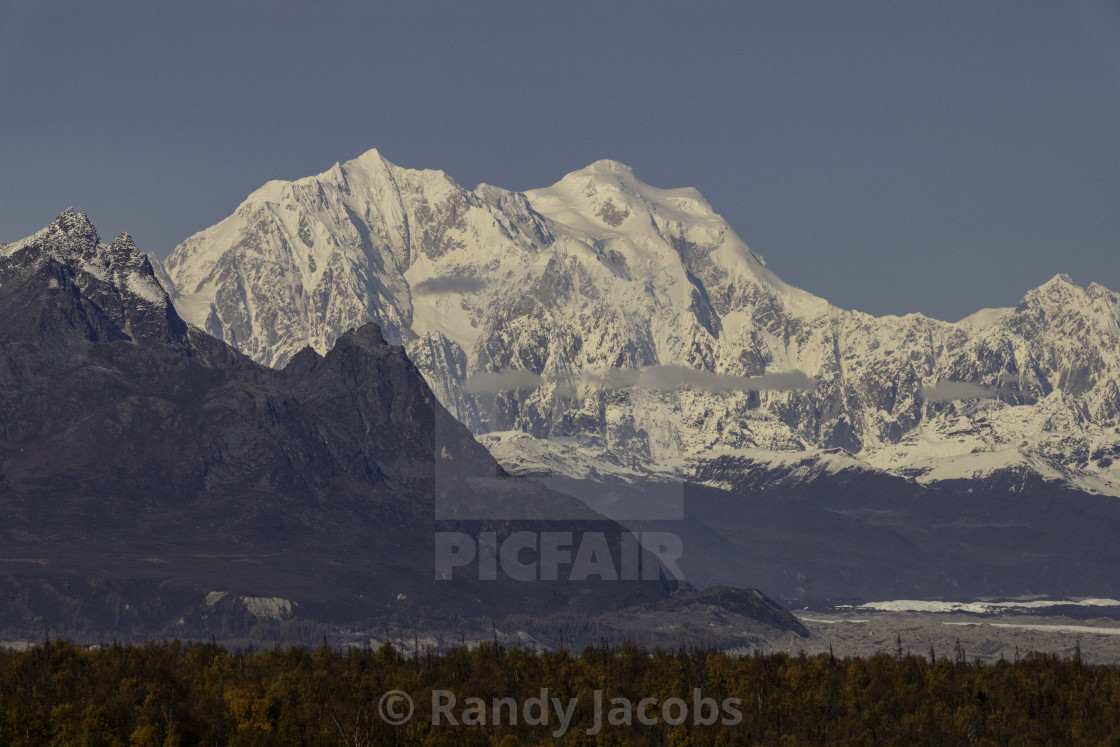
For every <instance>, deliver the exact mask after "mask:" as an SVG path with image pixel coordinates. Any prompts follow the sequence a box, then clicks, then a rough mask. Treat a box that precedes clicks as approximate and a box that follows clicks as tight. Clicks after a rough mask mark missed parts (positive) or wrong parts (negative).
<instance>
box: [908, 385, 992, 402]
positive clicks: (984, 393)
mask: <svg viewBox="0 0 1120 747" xmlns="http://www.w3.org/2000/svg"><path fill="white" fill-rule="evenodd" d="M995 393H996V388H995V387H994V386H980V385H979V384H969V383H968V382H967V381H939V382H937V383H936V384H934V385H933V386H931V387H922V399H924V400H925V401H926V402H951V401H953V400H960V399H989V398H991V397H993V396H995Z"/></svg>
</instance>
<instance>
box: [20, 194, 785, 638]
mask: <svg viewBox="0 0 1120 747" xmlns="http://www.w3.org/2000/svg"><path fill="white" fill-rule="evenodd" d="M441 499H442V500H443V504H440V503H439V501H440V500H441ZM499 501H504V503H500V502H499ZM438 505H452V506H458V507H466V508H467V509H472V510H473V512H472V511H471V510H469V511H467V512H466V513H465V514H463V515H464V516H467V517H468V518H475V517H477V516H479V515H482V516H486V515H492V516H496V517H499V518H497V519H494V520H488V521H483V520H475V521H467V520H456V521H447V520H441V519H437V511H436V509H437V507H438ZM480 508H481V509H482V513H481V514H480V513H479V509H480ZM486 511H490V513H489V514H487V513H486ZM519 511H520V512H521V513H519ZM542 512H543V513H546V514H549V515H553V516H561V517H563V520H562V521H552V522H548V523H547V525H540V524H532V523H530V522H527V521H524V520H519V519H518V517H519V516H521V515H525V516H528V515H532V514H534V513H542ZM501 517H507V518H501ZM542 526H543V527H544V530H545V531H550V532H565V531H567V532H572V533H573V536H574V537H575V538H576V542H578V539H579V538H580V537H581V536H587V534H588V533H602V535H603V536H604V537H607V538H611V539H610V540H609V542H610V543H611V544H610V550H611V552H612V553H618V552H621V550H620V543H621V539H620V537H621V536H622V534H623V530H622V528H621V527H620V526H619V525H618V524H615V523H614V522H611V521H609V520H607V519H605V518H604V517H602V516H601V515H598V514H595V513H593V512H592V511H590V510H589V509H588V508H587V507H586V506H584V505H583V504H581V503H579V502H577V501H574V500H573V499H570V498H568V497H566V496H563V495H560V494H558V493H554V492H551V491H550V490H548V489H546V488H544V487H543V486H541V485H539V484H538V483H535V482H531V481H529V480H525V479H522V478H516V477H511V476H508V475H506V473H505V472H504V471H503V470H502V468H500V467H499V466H498V464H497V463H496V462H495V461H494V459H493V458H492V457H491V456H490V454H489V453H488V452H487V450H486V449H484V448H483V447H482V446H480V445H479V444H478V443H477V442H476V441H475V440H474V438H473V437H472V436H471V434H470V432H469V431H468V430H467V429H466V428H465V427H464V426H462V425H460V424H459V423H458V422H456V421H455V420H454V418H452V417H451V415H449V414H448V412H447V411H446V410H445V409H444V408H443V407H442V406H441V405H440V404H439V402H438V401H437V400H436V399H435V397H434V396H433V394H432V392H431V390H430V389H429V388H428V386H427V385H426V384H425V382H424V380H423V379H422V377H421V376H420V375H419V373H418V372H417V370H416V368H415V367H414V366H413V364H412V363H411V362H410V361H409V359H408V358H407V357H406V355H405V352H404V349H403V348H401V347H397V346H390V345H388V344H387V343H386V342H385V340H384V339H383V338H382V336H381V333H380V331H379V329H378V328H377V326H376V325H373V324H368V325H366V326H363V327H361V328H358V329H351V330H350V331H348V332H346V333H344V334H342V335H341V336H339V338H338V339H337V341H336V343H335V344H334V346H333V347H332V348H331V349H330V350H329V352H327V353H326V354H325V355H320V354H319V353H316V352H315V351H313V350H311V349H304V350H302V351H300V352H298V353H297V354H295V355H293V356H292V357H291V359H290V360H289V361H288V363H287V365H286V366H285V367H284V368H282V369H270V368H267V367H264V366H262V365H260V364H257V363H254V362H253V361H251V360H250V359H249V358H247V357H245V356H244V355H242V354H241V353H239V352H237V351H236V350H234V349H233V348H231V347H229V346H228V345H226V344H225V343H223V342H220V341H218V340H216V339H214V338H212V337H210V336H209V335H207V334H205V333H204V332H202V331H200V330H199V329H197V328H195V327H192V326H189V325H187V324H186V323H184V322H183V320H182V319H181V318H180V316H179V315H178V313H177V312H176V310H175V308H174V306H173V304H172V303H171V302H170V300H169V298H168V295H167V293H166V292H164V290H163V288H162V286H161V285H160V283H159V281H158V280H157V277H156V275H155V272H154V270H153V267H152V265H151V263H150V262H149V260H148V258H147V257H145V255H143V254H141V253H140V252H139V251H138V250H137V248H136V246H135V245H134V243H133V242H132V240H131V239H130V238H129V237H128V236H127V235H122V236H120V237H118V238H117V239H116V240H114V241H113V242H112V243H110V244H104V243H102V242H101V240H100V238H99V237H98V235H97V232H96V231H95V230H94V228H93V226H92V225H91V224H90V222H89V220H88V219H87V218H86V216H85V215H84V214H83V213H75V212H73V211H72V210H68V211H66V212H65V213H63V214H62V215H60V216H59V218H58V219H57V220H56V221H55V222H54V223H52V224H51V225H50V226H48V227H47V228H45V229H44V230H43V231H40V232H39V233H37V234H36V235H35V236H32V237H30V238H28V239H25V240H23V241H20V242H16V243H14V244H10V245H7V246H0V589H2V592H0V593H2V594H3V599H4V600H5V602H4V604H3V606H2V607H0V637H7V638H12V637H26V636H29V635H31V636H35V635H41V634H42V633H43V632H44V631H50V632H53V633H61V634H66V635H71V636H75V637H82V638H87V639H88V638H98V637H100V638H109V637H116V638H137V637H145V636H166V635H180V636H188V637H189V636H195V637H198V636H206V637H208V636H209V635H211V634H213V635H217V636H219V637H221V638H223V639H227V640H255V641H258V642H260V641H265V642H271V641H274V640H275V641H280V640H284V641H304V642H317V641H319V640H321V636H322V635H323V634H325V633H329V634H330V635H332V636H346V637H348V638H349V639H352V640H357V641H364V642H369V640H371V639H374V638H376V639H379V640H384V635H385V633H386V632H387V631H388V632H389V635H392V634H393V633H392V632H391V631H393V630H397V631H402V630H407V631H408V632H407V633H404V634H403V635H401V637H402V638H404V639H406V640H410V639H414V638H415V639H417V640H419V639H421V638H422V639H424V640H425V641H427V642H429V643H437V644H438V643H439V642H441V641H443V640H454V641H456V642H457V641H458V638H459V635H460V634H463V635H475V634H483V635H485V636H486V637H487V638H489V637H490V636H491V635H499V634H501V635H502V636H503V637H511V636H515V635H516V636H518V637H521V636H527V637H528V638H530V639H536V640H538V641H541V642H545V643H549V642H552V641H554V640H555V638H556V637H557V635H559V634H560V633H561V632H563V633H564V635H565V637H566V639H567V640H568V641H570V642H572V643H575V642H577V641H578V640H580V638H581V637H584V638H588V639H594V638H596V637H597V636H598V635H599V634H601V632H602V631H603V630H607V631H613V632H615V633H616V634H619V635H629V634H632V633H634V632H639V631H634V630H628V629H627V626H626V624H625V623H624V621H625V620H626V619H627V614H626V610H627V609H631V608H633V609H642V610H647V611H648V610H651V609H653V610H657V609H661V608H664V610H665V611H666V614H669V615H679V616H682V620H683V622H684V625H683V627H681V628H678V629H676V630H675V631H674V633H673V640H674V641H676V642H679V641H680V640H681V637H682V635H685V636H687V635H689V633H688V631H689V630H692V629H693V628H690V627H689V625H693V626H696V627H695V628H694V629H695V630H697V631H705V630H707V629H708V628H707V627H706V626H705V624H704V618H703V610H704V609H708V608H710V607H711V599H710V598H708V597H704V596H703V595H700V596H695V595H692V596H690V593H689V592H688V590H687V589H685V588H684V587H680V588H678V587H679V586H680V585H679V584H677V583H676V582H674V581H671V580H668V579H667V578H665V575H664V574H662V576H661V577H660V578H659V579H658V580H655V581H621V582H609V581H606V580H601V579H600V578H598V577H597V576H591V577H590V579H589V580H587V581H582V580H581V581H576V580H567V581H564V580H560V581H558V582H544V581H542V582H537V583H531V582H525V581H515V580H513V579H511V578H509V577H508V576H506V575H504V574H501V573H499V574H498V575H497V578H496V579H495V580H490V581H484V580H479V575H480V571H479V570H478V568H479V566H478V563H477V562H476V563H475V565H474V566H471V567H466V568H461V569H458V570H459V571H466V572H465V573H460V574H459V575H456V576H455V577H454V578H453V580H451V581H437V580H435V574H434V573H433V553H434V551H435V549H434V536H435V534H436V533H437V532H441V531H458V532H463V533H465V534H468V535H470V536H472V537H478V536H480V535H479V533H480V532H494V533H495V536H496V537H498V538H504V537H508V536H510V535H511V534H512V533H513V532H514V531H519V530H529V531H540V530H541V528H542ZM642 562H643V563H649V562H656V561H655V560H653V559H652V556H651V555H649V554H648V553H647V554H645V555H643V557H642ZM724 596H726V597H727V600H728V605H729V606H728V607H727V609H726V610H725V611H724V613H722V615H723V617H726V616H727V615H731V616H732V617H734V618H735V619H736V620H739V621H740V623H741V624H739V625H738V626H737V627H735V626H733V627H735V629H736V630H737V631H738V632H737V633H736V634H735V636H737V637H738V640H739V642H743V641H749V640H758V639H760V637H763V636H765V635H767V633H768V631H769V632H773V631H774V630H777V629H778V628H785V629H792V630H797V631H800V632H803V629H801V628H800V625H799V624H798V623H797V621H796V620H795V619H794V618H793V617H792V616H790V615H789V614H788V613H786V612H785V611H783V610H781V609H780V608H779V607H777V606H776V605H775V604H774V603H772V602H770V601H769V600H768V599H766V598H765V597H763V596H762V595H760V594H757V593H753V594H751V593H747V592H734V591H728V592H727V593H726V594H725V595H724ZM721 598H723V597H721ZM690 605H692V607H695V608H696V609H697V610H700V612H699V613H696V614H693V613H692V612H689V610H690V609H692V607H690ZM607 614H610V615H613V616H612V617H610V618H609V619H608V618H606V617H604V615H607ZM620 621H623V622H620ZM682 631H684V632H683V633H682ZM398 634H400V633H398ZM708 638H709V639H710V638H711V636H710V635H709V636H708Z"/></svg>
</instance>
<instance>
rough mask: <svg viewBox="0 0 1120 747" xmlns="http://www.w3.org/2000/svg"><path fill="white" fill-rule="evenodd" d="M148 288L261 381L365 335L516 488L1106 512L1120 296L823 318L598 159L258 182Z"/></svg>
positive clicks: (1062, 288) (1075, 294)
mask: <svg viewBox="0 0 1120 747" xmlns="http://www.w3.org/2000/svg"><path fill="white" fill-rule="evenodd" d="M822 261H842V260H841V259H840V258H830V259H828V260H822ZM156 264H157V265H158V263H156ZM156 272H157V273H158V274H159V276H160V277H161V279H162V280H163V281H164V285H165V286H166V287H168V288H169V289H170V292H171V297H172V299H173V301H174V304H175V306H176V308H177V309H179V311H180V313H181V314H182V315H183V317H184V319H186V320H187V321H189V322H190V323H192V324H194V325H196V326H198V327H199V328H201V329H204V330H206V331H207V332H209V333H210V334H212V335H214V336H215V337H217V338H219V339H222V340H224V341H226V342H228V343H229V344H231V345H232V346H234V347H236V348H237V349H238V350H240V351H241V352H243V353H245V354H246V355H248V356H249V357H251V358H252V359H253V360H255V361H257V362H259V363H262V364H265V365H268V366H273V367H280V366H283V365H285V364H286V363H287V362H288V361H289V360H291V359H292V358H293V356H295V355H296V354H297V353H298V352H299V351H300V350H302V349H304V348H305V347H308V346H310V347H311V348H313V349H315V350H316V351H318V352H320V353H325V352H326V351H327V350H328V349H330V348H331V346H332V345H333V344H334V343H335V341H336V340H337V339H338V338H339V337H340V336H341V335H342V334H343V333H344V332H345V330H347V329H349V328H350V327H353V326H357V325H361V324H363V323H365V322H368V321H374V322H376V323H377V324H378V325H379V326H380V328H381V329H382V330H383V332H384V334H385V337H386V339H388V340H389V341H390V342H392V343H394V344H400V345H403V346H404V348H405V350H406V351H407V354H408V356H409V358H410V359H411V360H412V361H413V362H414V363H415V365H416V366H417V368H418V369H419V371H420V372H421V373H422V374H423V376H424V378H425V379H426V380H427V382H428V384H429V386H430V387H431V389H432V391H433V392H434V393H435V395H436V397H437V398H438V399H439V400H440V402H441V403H442V404H443V405H444V406H445V407H446V408H447V409H448V411H449V412H451V413H452V414H453V415H454V416H455V417H456V418H457V419H458V420H459V421H460V422H462V423H464V424H465V425H466V426H467V427H468V428H469V429H470V430H471V431H472V432H473V433H474V434H475V435H476V436H477V437H478V438H479V439H480V440H481V442H482V443H483V444H485V445H486V446H487V447H488V448H489V449H490V451H491V452H492V453H493V455H494V456H495V457H496V458H497V459H498V461H499V462H500V463H501V464H502V465H503V467H505V468H506V469H507V470H508V471H510V472H513V473H517V474H533V475H556V476H561V477H567V478H580V479H583V478H592V479H601V478H610V479H617V480H624V481H633V480H646V479H659V480H664V479H670V480H676V481H685V482H690V483H702V484H706V485H709V486H712V487H720V488H736V487H744V486H749V485H755V486H757V485H760V484H763V483H765V482H766V481H767V480H773V479H781V480H782V481H785V482H789V481H795V482H796V481H803V480H806V479H811V478H812V477H813V475H816V474H819V473H821V472H827V473H835V472H839V471H843V470H858V471H867V472H874V473H881V474H886V475H891V476H896V477H900V478H903V479H905V480H908V481H916V482H918V483H921V484H927V485H932V484H938V483H944V482H948V483H953V482H956V481H961V480H964V481H971V482H975V481H986V482H987V483H988V484H999V485H1008V486H1010V487H1011V488H1012V489H1022V487H1023V486H1024V485H1026V484H1027V483H1029V482H1031V481H1042V482H1044V483H1047V484H1053V485H1061V486H1065V487H1070V488H1076V489H1077V490H1080V491H1084V492H1087V493H1099V494H1105V495H1120V472H1117V470H1120V459H1118V457H1120V388H1118V384H1117V382H1118V373H1120V296H1118V295H1117V294H1116V293H1114V292H1112V291H1110V290H1108V289H1106V288H1104V287H1102V286H1100V285H1098V284H1095V283H1093V284H1090V285H1089V286H1088V287H1087V288H1082V287H1079V286H1077V285H1075V284H1074V283H1073V282H1072V281H1071V280H1070V278H1068V277H1066V276H1064V275H1059V276H1056V277H1055V278H1053V279H1052V280H1050V281H1049V282H1047V283H1046V284H1044V285H1042V286H1040V287H1038V288H1036V289H1034V290H1031V291H1029V292H1028V293H1027V294H1026V295H1025V296H1024V297H1023V299H1022V301H1021V302H1020V303H1019V304H1018V305H1017V306H1016V307H1014V308H1001V309H984V310H981V311H978V312H977V313H975V314H973V315H971V316H969V317H967V318H965V319H962V320H960V321H958V322H952V323H950V322H944V321H939V320H935V319H930V318H927V317H924V316H922V315H920V314H909V315H906V316H902V317H897V316H884V317H873V316H870V315H868V314H864V313H860V312H858V311H852V310H845V309H840V308H837V307H835V306H833V305H831V304H830V303H828V302H827V301H826V300H824V299H821V298H818V297H816V296H814V295H812V294H810V293H808V292H806V291H803V290H800V289H798V288H794V287H792V286H790V285H788V284H787V283H785V282H783V281H782V280H781V279H780V278H778V277H777V276H776V275H775V274H774V273H773V272H772V271H771V270H770V269H769V268H768V267H767V266H766V263H765V262H764V260H763V259H762V257H760V256H759V255H758V254H756V253H754V252H753V251H751V250H750V249H749V248H748V247H747V246H746V244H745V243H744V242H743V241H742V240H741V239H740V238H739V236H738V235H737V234H736V233H735V231H734V230H733V229H732V228H731V227H730V226H729V225H727V223H726V222H725V221H724V220H723V219H722V218H720V217H719V216H718V215H717V214H716V213H714V212H713V210H712V209H711V207H710V206H709V205H708V203H707V202H706V201H705V200H704V199H703V197H702V196H701V195H700V193H698V192H697V191H696V190H694V189H687V188H686V189H658V188H654V187H651V186H649V185H647V184H644V183H643V182H641V181H640V180H639V179H638V178H637V177H635V175H634V174H633V172H632V170H631V169H630V168H628V167H626V166H624V165H622V164H620V163H617V162H613V161H598V162H596V163H593V164H591V165H590V166H588V167H587V168H585V169H582V170H580V171H576V172H573V173H571V174H568V175H567V176H565V177H564V178H563V179H561V180H560V181H559V182H557V183H556V184H554V185H552V186H550V187H547V188H543V189H536V190H530V191H527V192H511V191H508V190H504V189H500V188H498V187H493V186H490V185H485V184H484V185H480V186H478V187H477V188H475V189H474V190H468V189H465V188H463V187H461V186H459V185H458V184H457V183H455V181H454V180H452V179H451V178H450V177H449V176H447V175H446V174H444V173H443V172H440V171H417V170H410V169H405V168H401V167H398V166H396V165H394V164H392V163H390V162H389V161H387V160H386V159H385V158H384V157H383V156H381V155H380V154H379V153H378V152H377V151H375V150H374V151H369V152H367V153H365V154H363V155H361V156H360V157H358V158H356V159H354V160H352V161H348V162H346V163H343V164H335V166H334V167H332V168H331V169H329V170H328V171H326V172H324V173H322V174H319V175H317V176H312V177H307V178H304V179H299V180H296V181H292V182H286V181H273V182H269V183H267V184H265V185H264V186H262V187H261V188H260V189H258V190H257V191H256V192H254V193H252V194H251V195H249V196H248V198H247V199H246V200H245V201H244V202H243V203H242V204H241V205H240V206H239V207H238V208H237V209H236V210H235V211H234V212H233V214H232V215H230V216H229V217H228V218H226V219H225V220H223V221H221V222H220V223H218V224H217V225H215V226H213V227H211V228H209V229H206V230H204V231H201V232H200V233H198V234H195V235H194V236H192V237H190V238H189V239H187V240H186V241H184V242H183V243H182V244H180V245H179V246H177V247H176V248H175V249H174V250H173V251H172V252H171V254H170V256H168V257H167V259H166V261H165V263H164V264H163V267H162V268H161V267H158V266H157V267H156ZM729 465H734V468H733V469H729V468H728V466H729Z"/></svg>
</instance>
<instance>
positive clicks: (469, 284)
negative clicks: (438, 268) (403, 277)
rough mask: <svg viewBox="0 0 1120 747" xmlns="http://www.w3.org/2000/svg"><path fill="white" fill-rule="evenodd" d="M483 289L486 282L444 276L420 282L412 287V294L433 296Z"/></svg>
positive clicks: (476, 279)
mask: <svg viewBox="0 0 1120 747" xmlns="http://www.w3.org/2000/svg"><path fill="white" fill-rule="evenodd" d="M485 287H486V281H485V280H480V279H479V278H468V277H455V276H452V275H446V276H444V277H438V278H428V279H427V280H421V281H420V282H419V283H417V284H416V285H414V286H412V294H413V295H414V296H435V295H439V294H441V293H474V292H476V291H480V290H482V289H483V288H485Z"/></svg>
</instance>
